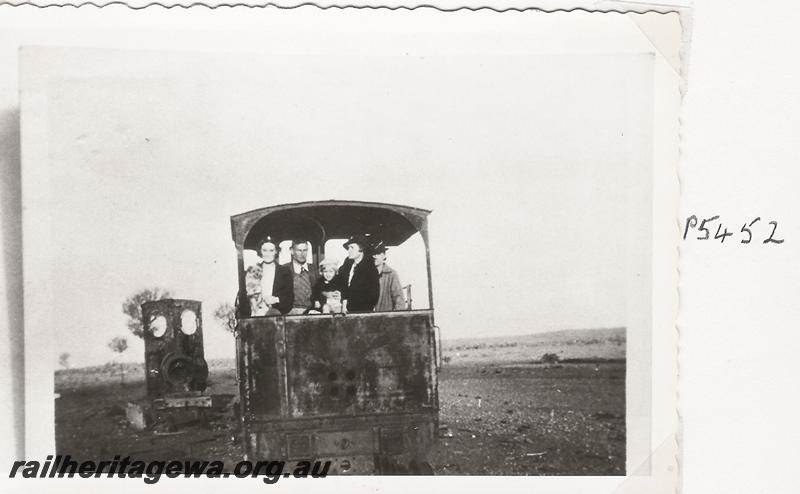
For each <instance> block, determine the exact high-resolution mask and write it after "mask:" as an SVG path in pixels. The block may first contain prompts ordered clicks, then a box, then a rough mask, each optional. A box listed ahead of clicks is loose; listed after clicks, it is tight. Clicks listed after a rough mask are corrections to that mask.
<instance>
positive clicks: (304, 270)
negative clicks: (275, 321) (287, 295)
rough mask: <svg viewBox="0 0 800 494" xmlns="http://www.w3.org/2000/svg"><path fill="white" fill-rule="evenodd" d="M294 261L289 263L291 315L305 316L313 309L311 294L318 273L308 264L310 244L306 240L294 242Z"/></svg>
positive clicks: (292, 249) (292, 250)
mask: <svg viewBox="0 0 800 494" xmlns="http://www.w3.org/2000/svg"><path fill="white" fill-rule="evenodd" d="M291 252H292V261H291V262H290V263H289V266H290V271H291V274H292V293H293V298H292V309H291V310H290V311H289V315H290V316H291V315H297V314H305V313H306V312H308V310H309V309H311V308H313V305H314V301H313V300H312V296H311V292H312V290H313V288H314V285H316V283H317V272H316V271H315V270H314V269H312V267H311V266H310V265H309V264H308V242H307V241H306V240H304V239H295V240H292V248H291Z"/></svg>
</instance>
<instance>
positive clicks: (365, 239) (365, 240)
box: [343, 234, 369, 251]
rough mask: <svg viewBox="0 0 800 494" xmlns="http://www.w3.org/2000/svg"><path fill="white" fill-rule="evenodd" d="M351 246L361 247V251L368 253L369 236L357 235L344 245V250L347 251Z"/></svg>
mask: <svg viewBox="0 0 800 494" xmlns="http://www.w3.org/2000/svg"><path fill="white" fill-rule="evenodd" d="M350 244H358V245H360V246H361V249H363V250H364V251H366V250H367V249H369V235H361V234H356V235H353V236H352V237H350V238H349V239H347V242H345V243H344V246H343V247H344V248H345V249H346V248H347V247H348V246H349V245H350Z"/></svg>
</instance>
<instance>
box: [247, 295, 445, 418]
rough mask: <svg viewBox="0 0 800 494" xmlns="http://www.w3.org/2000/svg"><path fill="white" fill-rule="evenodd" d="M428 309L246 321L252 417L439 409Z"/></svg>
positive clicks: (248, 379) (291, 416)
mask: <svg viewBox="0 0 800 494" xmlns="http://www.w3.org/2000/svg"><path fill="white" fill-rule="evenodd" d="M431 319H432V314H431V312H430V311H409V312H392V313H375V314H359V315H353V316H330V315H318V316H289V317H266V318H252V319H244V320H241V321H240V331H239V338H240V339H241V342H242V349H243V351H240V353H242V354H243V355H240V358H243V360H244V362H242V363H241V364H243V365H240V367H241V369H240V372H242V371H243V372H244V375H240V378H241V379H242V380H243V381H246V386H244V388H245V389H244V391H245V392H244V393H243V394H242V396H243V402H244V407H245V408H244V410H243V412H244V413H245V414H246V415H248V414H249V415H273V416H280V417H283V418H300V417H306V416H320V415H356V414H365V413H367V414H369V413H392V412H403V411H405V412H412V411H421V410H425V409H431V408H435V407H436V381H435V349H434V335H433V327H432V320H431Z"/></svg>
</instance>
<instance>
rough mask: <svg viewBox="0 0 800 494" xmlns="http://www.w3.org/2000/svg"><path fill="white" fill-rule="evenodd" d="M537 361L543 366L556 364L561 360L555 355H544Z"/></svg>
mask: <svg viewBox="0 0 800 494" xmlns="http://www.w3.org/2000/svg"><path fill="white" fill-rule="evenodd" d="M539 360H540V361H541V362H542V363H543V364H557V363H558V362H559V361H560V360H561V357H559V356H558V355H556V354H555V353H545V354H544V355H542V358H541V359H539Z"/></svg>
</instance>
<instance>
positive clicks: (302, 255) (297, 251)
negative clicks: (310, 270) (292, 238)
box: [292, 243, 308, 264]
mask: <svg viewBox="0 0 800 494" xmlns="http://www.w3.org/2000/svg"><path fill="white" fill-rule="evenodd" d="M307 257H308V244H306V243H302V244H295V245H293V246H292V259H293V260H294V261H297V262H298V263H299V264H305V262H306V258H307Z"/></svg>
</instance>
